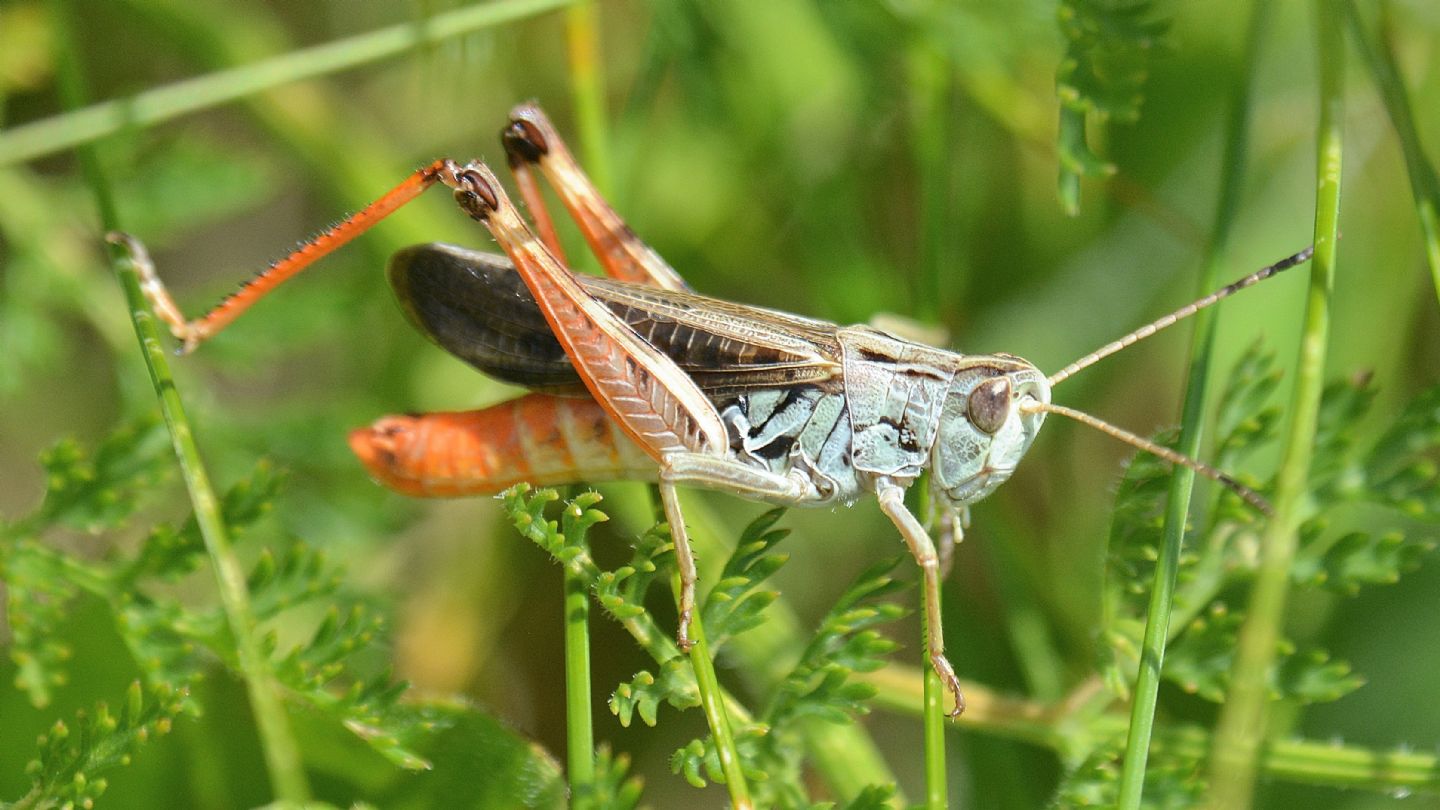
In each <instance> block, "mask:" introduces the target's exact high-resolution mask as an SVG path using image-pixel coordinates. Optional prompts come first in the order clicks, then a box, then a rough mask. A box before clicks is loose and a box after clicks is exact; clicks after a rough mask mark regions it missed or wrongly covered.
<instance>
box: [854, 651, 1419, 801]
mask: <svg viewBox="0 0 1440 810" xmlns="http://www.w3.org/2000/svg"><path fill="white" fill-rule="evenodd" d="M856 677H857V679H858V680H860V681H862V682H864V683H868V684H870V685H871V686H873V687H875V689H876V694H875V706H876V708H879V709H885V710H887V711H890V712H894V713H895V714H898V715H903V716H906V717H914V716H915V715H916V714H917V713H919V712H920V709H919V708H918V707H919V706H920V702H921V700H922V694H923V686H922V682H923V680H924V672H923V671H922V670H921V669H920V668H918V667H914V666H907V665H903V664H891V665H889V666H886V667H884V668H883V669H880V670H877V671H875V672H869V673H862V674H860V675H857V676H856ZM1103 690H1104V687H1103V686H1102V685H1101V684H1100V683H1099V681H1098V680H1091V681H1088V682H1086V683H1085V684H1082V685H1081V686H1080V687H1078V688H1077V689H1076V690H1075V693H1074V694H1072V695H1071V696H1069V697H1067V698H1065V699H1063V700H1059V701H1054V702H1040V701H1034V700H1026V699H1020V698H1013V697H1006V696H1003V695H1000V694H997V693H995V692H992V691H990V690H988V689H986V688H985V687H984V686H983V685H981V684H972V683H967V684H966V685H965V713H964V714H963V715H961V716H960V718H959V720H958V721H957V722H956V723H955V725H956V726H957V727H958V728H962V729H965V730H967V731H974V732H979V733H983V734H987V735H991V736H994V737H1000V738H1003V739H1007V740H1016V741H1019V742H1024V743H1029V744H1031V745H1035V746H1039V747H1042V748H1048V749H1050V750H1052V751H1055V752H1057V753H1058V754H1060V755H1061V756H1063V757H1072V758H1073V757H1074V756H1076V742H1077V740H1080V739H1094V740H1101V739H1107V738H1110V737H1112V736H1114V735H1119V734H1123V733H1124V732H1125V728H1126V725H1127V723H1128V720H1127V719H1126V717H1125V716H1124V715H1123V714H1121V713H1120V712H1114V711H1104V712H1099V713H1090V712H1088V711H1087V710H1085V709H1083V708H1077V704H1080V705H1083V704H1086V703H1087V699H1086V698H1087V697H1088V696H1087V695H1086V694H1085V693H1087V692H1093V693H1096V694H1103ZM1077 722H1079V723H1083V724H1084V729H1085V731H1084V733H1083V734H1081V735H1078V736H1077V733H1076V723H1077ZM1151 747H1152V748H1153V749H1154V752H1155V753H1157V754H1164V755H1165V756H1167V757H1169V758H1173V759H1178V760H1199V759H1203V758H1204V757H1205V756H1206V755H1207V754H1208V753H1209V752H1210V751H1211V750H1213V748H1214V745H1213V743H1212V735H1211V733H1210V731H1209V730H1208V729H1206V728H1204V727H1202V726H1198V725H1188V724H1167V725H1160V726H1157V727H1156V729H1155V734H1154V737H1153V739H1152V742H1151ZM1258 765H1259V769H1260V772H1261V773H1262V774H1264V776H1265V778H1266V779H1268V780H1271V781H1290V782H1295V783H1299V784H1305V785H1330V786H1333V787H1340V788H1350V789H1359V790H1369V791H1376V792H1388V793H1397V792H1402V793H1403V792H1415V793H1417V794H1418V793H1420V792H1424V793H1426V794H1437V793H1440V756H1437V755H1436V754H1435V753H1433V752H1428V751H1413V750H1409V749H1403V748H1402V749H1397V750H1391V751H1381V750H1377V749H1373V748H1364V747H1360V746H1355V745H1346V744H1344V743H1340V742H1336V741H1335V740H1304V739H1293V738H1286V739H1276V740H1274V741H1272V742H1270V743H1269V744H1268V745H1267V746H1266V747H1265V748H1263V749H1262V750H1261V751H1260V753H1259V758H1258Z"/></svg>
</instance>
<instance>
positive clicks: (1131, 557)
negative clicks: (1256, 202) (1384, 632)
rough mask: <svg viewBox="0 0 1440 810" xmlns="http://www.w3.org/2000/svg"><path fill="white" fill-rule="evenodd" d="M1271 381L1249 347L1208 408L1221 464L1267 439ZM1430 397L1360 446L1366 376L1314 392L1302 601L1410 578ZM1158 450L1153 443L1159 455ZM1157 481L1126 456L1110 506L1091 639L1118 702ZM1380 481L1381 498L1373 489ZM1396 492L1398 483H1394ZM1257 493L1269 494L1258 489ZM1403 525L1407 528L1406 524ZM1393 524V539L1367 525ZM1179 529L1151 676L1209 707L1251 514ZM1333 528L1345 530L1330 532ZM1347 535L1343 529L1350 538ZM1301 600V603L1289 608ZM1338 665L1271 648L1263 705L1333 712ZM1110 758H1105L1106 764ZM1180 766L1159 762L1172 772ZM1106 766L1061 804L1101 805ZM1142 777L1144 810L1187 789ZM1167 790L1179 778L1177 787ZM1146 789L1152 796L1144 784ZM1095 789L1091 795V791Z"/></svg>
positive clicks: (1223, 683) (1148, 570) (1275, 375)
mask: <svg viewBox="0 0 1440 810" xmlns="http://www.w3.org/2000/svg"><path fill="white" fill-rule="evenodd" d="M1279 382H1280V375H1279V372H1278V370H1277V369H1276V366H1275V357H1274V355H1273V353H1271V352H1268V351H1266V350H1264V349H1263V348H1262V347H1261V345H1260V344H1258V343H1257V344H1255V345H1254V346H1252V347H1251V348H1250V350H1249V351H1248V352H1247V353H1246V354H1245V355H1244V356H1242V357H1241V358H1240V360H1239V361H1238V362H1237V364H1236V365H1235V367H1234V369H1233V370H1232V373H1231V376H1230V379H1229V381H1228V384H1227V386H1226V388H1225V390H1224V391H1223V393H1222V394H1221V396H1220V409H1219V415H1218V419H1217V434H1218V435H1217V439H1216V443H1217V445H1218V446H1219V448H1220V450H1219V456H1220V458H1221V459H1222V462H1221V463H1222V464H1223V465H1225V466H1227V468H1230V469H1234V466H1233V465H1235V464H1237V463H1238V462H1239V461H1241V460H1243V459H1245V458H1248V457H1251V456H1253V455H1255V454H1256V453H1257V451H1259V450H1261V449H1263V448H1264V446H1265V445H1266V444H1268V443H1270V442H1272V441H1273V440H1274V439H1275V437H1276V433H1277V430H1276V425H1277V422H1278V419H1279V411H1278V408H1277V407H1276V406H1275V405H1274V404H1273V395H1274V394H1275V393H1276V391H1277V389H1278V388H1279ZM1437 397H1440V389H1431V390H1430V391H1428V392H1426V393H1424V394H1422V395H1421V396H1420V397H1419V398H1418V399H1417V400H1416V401H1415V402H1414V403H1412V404H1411V405H1410V406H1409V407H1408V408H1407V409H1406V410H1405V412H1404V413H1403V414H1402V416H1401V417H1400V418H1399V419H1398V420H1397V421H1396V422H1395V423H1394V425H1393V426H1392V427H1390V428H1389V429H1388V430H1387V431H1386V432H1385V433H1384V434H1383V435H1382V436H1381V437H1380V438H1379V439H1378V440H1374V441H1370V442H1367V441H1365V438H1364V437H1365V430H1364V426H1365V425H1366V424H1367V423H1368V422H1367V419H1366V417H1367V415H1368V413H1369V410H1370V408H1371V406H1372V405H1373V403H1374V401H1375V392H1374V391H1373V390H1372V389H1371V388H1370V386H1369V381H1368V379H1366V378H1364V377H1358V378H1352V379H1349V380H1344V381H1339V382H1335V383H1332V384H1331V385H1329V386H1328V387H1327V388H1326V390H1325V395H1324V399H1323V401H1322V405H1321V411H1320V420H1319V424H1318V428H1317V433H1316V437H1315V448H1314V462H1313V464H1312V467H1311V475H1310V482H1309V486H1310V492H1311V498H1310V501H1309V503H1308V508H1307V512H1306V517H1305V520H1304V524H1303V526H1302V527H1301V530H1300V549H1299V553H1298V556H1297V558H1296V565H1295V566H1294V568H1293V569H1292V579H1293V581H1294V583H1295V586H1296V588H1297V589H1299V590H1301V591H1307V590H1308V591H1317V590H1324V591H1327V592H1330V593H1334V594H1340V595H1346V596H1351V595H1354V594H1355V593H1357V592H1359V591H1360V589H1361V588H1362V587H1364V586H1367V585H1374V584H1385V583H1393V582H1395V581H1397V580H1398V579H1399V578H1400V576H1401V575H1402V574H1403V573H1405V572H1407V571H1411V570H1414V569H1415V568H1416V567H1418V566H1419V564H1420V563H1421V561H1422V559H1423V558H1424V557H1425V555H1426V554H1427V553H1428V552H1429V551H1431V550H1433V549H1434V547H1435V545H1436V540H1437V534H1440V513H1437V512H1435V511H1434V510H1428V511H1427V507H1426V506H1425V505H1424V501H1425V499H1426V498H1427V497H1429V496H1430V493H1431V491H1433V488H1434V486H1435V482H1436V468H1435V464H1434V462H1433V460H1432V458H1433V456H1434V454H1435V452H1436V449H1437V447H1440V441H1437V438H1440V430H1437V428H1440V409H1437V408H1436V403H1437V402H1440V398H1437ZM1169 438H1173V436H1172V437H1166V436H1162V437H1160V438H1159V440H1160V441H1161V442H1162V443H1164V442H1165V441H1167V440H1168V439H1169ZM1167 478H1168V471H1167V470H1166V469H1165V466H1164V465H1163V464H1162V463H1160V462H1158V461H1157V460H1155V459H1153V458H1149V457H1146V456H1143V455H1142V456H1138V457H1136V458H1135V459H1134V460H1133V461H1132V462H1131V463H1130V465H1129V467H1128V469H1127V471H1126V475H1125V478H1124V480H1123V481H1122V483H1121V485H1120V488H1119V492H1118V494H1117V497H1116V507H1115V519H1114V524H1113V527H1112V531H1111V543H1110V549H1109V559H1108V564H1107V576H1108V592H1107V619H1106V624H1105V628H1104V630H1103V638H1104V642H1105V644H1104V646H1105V649H1107V650H1108V652H1109V660H1108V661H1107V663H1106V670H1107V672H1106V682H1107V683H1108V684H1110V685H1111V686H1112V688H1115V689H1116V690H1117V691H1118V692H1119V693H1120V694H1124V690H1125V689H1126V684H1128V682H1129V679H1130V678H1131V677H1132V675H1133V673H1134V672H1135V669H1136V667H1137V666H1138V664H1139V662H1138V658H1137V651H1138V650H1139V641H1140V633H1141V632H1142V630H1143V617H1144V614H1145V609H1146V599H1147V598H1148V593H1147V592H1146V584H1147V583H1149V581H1150V579H1151V577H1152V576H1153V565H1154V559H1155V558H1154V548H1155V544H1156V543H1157V542H1158V539H1159V533H1160V527H1161V520H1162V514H1163V510H1164V503H1165V495H1166V485H1165V482H1166V480H1167ZM1382 479H1383V480H1384V481H1386V482H1388V483H1390V484H1391V485H1392V486H1390V487H1389V488H1387V487H1386V486H1384V485H1381V483H1380V480H1382ZM1400 482H1403V483H1400ZM1257 488H1258V489H1259V490H1260V491H1261V492H1264V491H1266V490H1268V489H1269V485H1268V484H1259V485H1258V486H1257ZM1415 518H1419V520H1416V519H1415ZM1397 520H1398V521H1400V522H1401V523H1402V524H1403V528H1399V529H1390V528H1386V529H1379V530H1377V529H1374V528H1372V527H1376V526H1382V527H1383V526H1386V525H1387V522H1388V525H1394V524H1395V522H1396V521H1397ZM1194 521H1195V523H1194V525H1192V526H1189V527H1187V533H1186V551H1185V553H1184V554H1183V555H1182V557H1181V559H1180V571H1179V577H1178V589H1177V592H1176V597H1175V614H1174V618H1173V620H1172V624H1171V627H1172V630H1171V635H1172V641H1171V643H1170V645H1169V649H1168V651H1167V653H1166V658H1165V666H1164V670H1163V677H1164V678H1165V679H1167V680H1169V681H1171V682H1173V683H1175V684H1177V685H1179V686H1180V687H1181V688H1183V689H1185V690H1186V691H1188V692H1192V693H1194V694H1196V695H1198V696H1200V697H1201V698H1204V699H1206V700H1208V701H1212V702H1215V703H1219V702H1221V701H1223V700H1224V699H1225V696H1226V694H1227V692H1228V690H1229V680H1230V674H1231V669H1232V665H1233V663H1234V656H1235V651H1236V648H1237V644H1238V636H1239V631H1240V627H1241V625H1242V624H1243V621H1244V613H1243V602H1242V603H1241V609H1237V608H1236V605H1235V601H1234V599H1233V598H1232V595H1233V594H1234V593H1235V592H1236V591H1235V588H1234V587H1233V586H1235V585H1238V584H1241V583H1244V582H1246V581H1247V580H1248V579H1249V577H1250V576H1251V575H1252V574H1253V572H1254V571H1255V569H1256V566H1257V564H1258V561H1257V559H1256V557H1255V553H1254V542H1255V531H1256V529H1255V526H1256V522H1257V516H1256V515H1255V514H1254V513H1253V510H1249V509H1248V508H1247V507H1245V506H1244V505H1243V504H1242V503H1241V502H1240V501H1239V499H1238V498H1237V497H1235V496H1234V495H1233V494H1232V493H1230V492H1228V491H1225V492H1222V493H1220V494H1219V495H1218V496H1217V497H1216V498H1215V499H1214V500H1213V501H1212V502H1211V508H1210V510H1209V511H1208V513H1203V512H1202V513H1199V514H1198V515H1196V516H1195V517H1194ZM1337 527H1344V528H1337ZM1351 527H1354V528H1351ZM1297 598H1303V597H1297ZM1363 683H1364V679H1363V678H1362V677H1361V676H1360V675H1359V674H1357V673H1356V672H1354V671H1353V669H1352V668H1351V666H1350V665H1349V664H1348V663H1347V662H1344V661H1339V660H1335V659H1333V658H1332V656H1331V655H1330V654H1329V653H1328V652H1327V651H1325V650H1324V649H1320V648H1317V647H1301V646H1300V645H1297V644H1296V643H1295V642H1293V641H1291V640H1288V639H1283V638H1282V639H1281V640H1280V642H1279V643H1278V647H1277V650H1276V654H1275V668H1274V671H1273V672H1272V676H1271V680H1270V693H1271V698H1272V699H1274V700H1281V701H1288V702H1290V703H1293V704H1308V703H1324V702H1332V701H1335V700H1338V699H1340V698H1341V697H1343V696H1345V695H1347V694H1349V693H1351V692H1353V691H1354V690H1356V689H1358V688H1359V687H1360V686H1361V685H1363ZM1112 753H1114V752H1112ZM1182 764H1183V763H1179V762H1171V763H1170V765H1171V766H1175V767H1179V766H1180V765H1182ZM1114 765H1115V762H1114V761H1113V760H1112V757H1111V756H1110V754H1105V753H1098V754H1097V755H1096V759H1095V762H1094V763H1093V767H1088V768H1082V769H1080V770H1079V771H1077V772H1076V773H1075V774H1074V775H1072V777H1071V779H1070V781H1067V782H1066V784H1065V786H1064V787H1063V788H1062V793H1061V795H1062V797H1067V800H1068V801H1073V802H1074V803H1083V802H1082V801H1081V799H1082V798H1086V800H1087V801H1090V802H1091V803H1095V804H1102V805H1103V804H1104V803H1105V802H1106V798H1105V797H1107V796H1110V795H1111V793H1110V792H1107V791H1110V790H1111V788H1109V787H1106V786H1105V781H1106V778H1108V777H1106V775H1107V774H1110V773H1111V771H1112V770H1113V766H1114ZM1166 773H1167V769H1166V767H1165V766H1163V765H1156V764H1153V763H1152V765H1151V766H1150V767H1149V769H1148V770H1147V788H1146V801H1147V806H1150V805H1149V802H1150V801H1151V799H1152V795H1153V796H1157V797H1164V796H1167V795H1170V794H1172V793H1173V794H1174V796H1175V797H1176V798H1174V802H1173V803H1168V802H1170V800H1169V799H1164V800H1161V799H1158V798H1157V799H1156V800H1155V801H1156V803H1155V804H1154V806H1157V807H1161V806H1186V805H1187V801H1186V799H1185V797H1186V796H1189V795H1190V794H1191V791H1192V790H1194V789H1195V785H1191V784H1190V783H1189V782H1188V781H1186V782H1184V784H1181V783H1180V782H1177V781H1175V780H1174V779H1168V780H1167V778H1166V777H1165V776H1164V774H1166ZM1177 778H1178V777H1177ZM1152 782H1153V783H1156V785H1157V787H1156V789H1155V790H1154V791H1152V790H1151V783H1152ZM1095 791H1099V792H1098V793H1096V792H1095Z"/></svg>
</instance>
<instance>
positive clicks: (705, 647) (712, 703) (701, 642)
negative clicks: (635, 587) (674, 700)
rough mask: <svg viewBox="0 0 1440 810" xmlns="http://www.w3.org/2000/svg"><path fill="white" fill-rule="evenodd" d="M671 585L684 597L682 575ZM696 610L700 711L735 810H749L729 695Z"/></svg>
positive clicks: (693, 627)
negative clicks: (719, 676)
mask: <svg viewBox="0 0 1440 810" xmlns="http://www.w3.org/2000/svg"><path fill="white" fill-rule="evenodd" d="M671 585H672V587H673V588H674V590H675V596H676V598H677V599H678V598H679V595H680V573H679V572H678V571H677V572H676V573H675V576H674V577H673V578H672V581H671ZM699 613H700V611H698V610H697V611H696V615H695V617H694V619H693V620H692V621H691V622H690V637H691V638H692V639H694V644H692V645H691V646H690V664H691V666H692V667H693V668H694V670H695V685H696V686H697V687H698V688H699V690H700V708H701V710H703V711H704V712H705V721H706V722H707V723H708V724H709V725H710V734H711V736H713V737H714V739H715V753H716V756H718V757H719V758H720V770H721V772H722V773H724V774H725V788H726V790H728V791H730V806H731V807H733V808H735V810H749V808H752V807H754V805H753V804H752V803H751V801H750V785H749V784H747V783H746V781H745V773H744V771H742V770H741V768H740V754H739V752H738V751H736V749H735V735H734V733H733V732H732V731H731V730H730V715H729V713H728V712H727V711H726V710H725V696H724V694H723V692H722V691H721V689H720V679H719V678H717V677H716V676H715V662H714V660H713V659H712V658H711V657H710V644H709V642H708V641H706V639H705V623H704V622H702V621H700V616H699Z"/></svg>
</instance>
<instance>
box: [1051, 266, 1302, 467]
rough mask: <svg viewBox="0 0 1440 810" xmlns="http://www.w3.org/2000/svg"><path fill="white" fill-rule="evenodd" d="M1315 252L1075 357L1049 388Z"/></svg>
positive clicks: (1256, 274)
mask: <svg viewBox="0 0 1440 810" xmlns="http://www.w3.org/2000/svg"><path fill="white" fill-rule="evenodd" d="M1314 252H1315V246H1314V245H1311V246H1310V247H1307V248H1305V249H1304V250H1302V251H1300V252H1299V253H1296V254H1295V255H1293V256H1290V257H1287V258H1284V259H1281V260H1280V261H1278V262H1276V263H1274V264H1272V265H1270V266H1269V267H1262V268H1261V269H1259V270H1256V271H1255V272H1253V273H1251V274H1250V275H1248V276H1246V277H1244V278H1242V279H1240V280H1239V281H1236V282H1235V283H1233V284H1228V285H1226V286H1224V287H1221V288H1220V289H1218V290H1216V291H1215V292H1213V293H1210V294H1209V295H1207V296H1205V297H1204V298H1201V299H1200V300H1198V301H1194V302H1192V303H1189V304H1186V305H1185V306H1183V307H1181V308H1179V309H1177V310H1175V311H1174V312H1172V313H1170V314H1169V315H1166V316H1164V317H1162V318H1157V319H1155V320H1153V321H1151V322H1150V323H1147V324H1145V325H1144V326H1142V327H1140V328H1139V329H1136V330H1135V331H1134V332H1131V333H1130V334H1128V335H1126V336H1124V337H1122V338H1120V339H1119V340H1114V341H1111V342H1109V343H1107V344H1105V345H1104V346H1101V347H1100V348H1098V349H1096V350H1095V351H1093V352H1091V353H1089V354H1087V355H1085V356H1084V357H1082V358H1080V359H1079V360H1076V361H1075V362H1073V363H1071V364H1070V365H1068V366H1066V367H1065V368H1062V369H1060V370H1059V371H1057V372H1055V373H1054V374H1051V375H1050V379H1049V382H1050V387H1051V388H1054V387H1055V386H1057V385H1059V384H1060V383H1061V382H1063V381H1065V379H1066V378H1068V377H1070V375H1072V374H1074V373H1075V372H1077V371H1079V370H1081V369H1083V368H1086V367H1088V366H1092V365H1094V364H1095V363H1097V362H1099V361H1100V360H1103V359H1105V358H1106V357H1109V356H1110V355H1112V354H1114V353H1116V352H1118V351H1120V350H1121V349H1123V348H1125V347H1126V346H1133V345H1134V344H1136V343H1139V342H1140V341H1142V340H1144V339H1145V338H1147V337H1150V336H1151V335H1153V334H1155V333H1156V332H1159V331H1160V330H1161V329H1164V328H1166V327H1167V326H1172V325H1174V324H1175V323H1176V322H1178V321H1182V320H1184V319H1186V318H1188V317H1190V316H1191V315H1194V314H1195V313H1197V312H1199V311H1200V310H1202V309H1204V308H1206V307H1208V306H1210V305H1211V304H1213V303H1215V302H1217V301H1219V300H1220V299H1222V298H1229V297H1230V296H1232V295H1234V294H1235V293H1237V292H1240V291H1241V290H1243V289H1245V288H1246V287H1251V286H1254V285H1256V284H1259V283H1260V282H1262V281H1264V280H1265V279H1267V278H1270V277H1271V276H1278V275H1280V274H1281V273H1283V272H1284V271H1286V270H1289V269H1290V268H1292V267H1294V266H1296V265H1298V264H1304V263H1305V262H1308V261H1310V256H1311V254H1313V253H1314ZM1207 475H1208V473H1207ZM1211 477H1213V476H1211ZM1217 480H1218V479H1217Z"/></svg>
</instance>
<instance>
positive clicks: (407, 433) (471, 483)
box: [350, 394, 658, 498]
mask: <svg viewBox="0 0 1440 810" xmlns="http://www.w3.org/2000/svg"><path fill="white" fill-rule="evenodd" d="M350 448H351V449H352V450H353V451H354V452H355V455H356V456H358V457H359V458H360V462H361V463H362V464H364V465H365V469H366V470H368V471H369V472H370V475H371V476H372V477H373V478H375V480H376V481H378V482H380V483H381V484H383V485H385V486H386V487H389V488H390V489H393V490H395V491H397V492H400V493H403V494H405V495H412V496H417V497H430V498H443V497H456V496H461V495H486V494H493V493H496V492H500V491H501V490H503V489H505V488H506V487H509V486H511V485H513V484H517V483H519V482H521V481H528V482H529V483H531V484H534V485H536V486H550V485H555V484H567V483H573V482H576V481H613V480H633V481H653V480H655V479H656V474H657V469H658V468H657V466H656V462H655V461H654V460H653V459H651V458H650V457H649V456H647V455H646V454H645V453H644V452H643V451H642V450H641V449H640V448H639V447H637V446H636V445H635V443H634V442H632V441H630V439H629V438H627V437H626V436H625V435H624V434H623V433H622V432H621V431H620V428H619V427H618V426H617V425H615V423H614V422H612V421H611V419H610V417H609V416H607V415H606V414H605V411H604V409H602V408H601V407H600V405H599V404H598V403H596V402H595V401H594V400H593V399H590V398H588V397H575V398H570V397H556V396H551V395H548V394H528V395H526V396H523V397H520V398H519V399H513V400H510V401H508V402H503V403H501V404H499V405H495V406H492V407H489V408H484V409H482V410H477V411H458V412H440V413H428V414H421V415H418V416H386V417H383V418H381V419H379V420H377V421H376V422H375V423H374V424H372V425H370V426H369V427H366V428H360V429H357V430H354V431H351V433H350Z"/></svg>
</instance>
